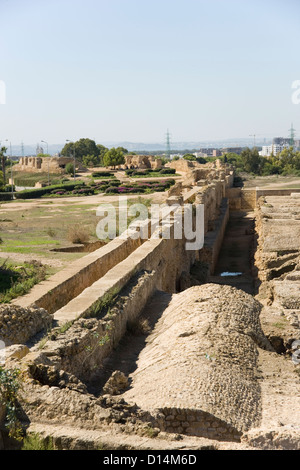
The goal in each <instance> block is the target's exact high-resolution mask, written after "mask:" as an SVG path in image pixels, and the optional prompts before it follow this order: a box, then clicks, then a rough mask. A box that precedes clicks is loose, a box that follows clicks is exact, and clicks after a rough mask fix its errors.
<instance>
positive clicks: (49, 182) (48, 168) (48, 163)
mask: <svg viewBox="0 0 300 470" xmlns="http://www.w3.org/2000/svg"><path fill="white" fill-rule="evenodd" d="M41 142H43V143H44V144H46V145H47V162H48V186H50V171H49V153H48V142H46V141H45V140H41Z"/></svg>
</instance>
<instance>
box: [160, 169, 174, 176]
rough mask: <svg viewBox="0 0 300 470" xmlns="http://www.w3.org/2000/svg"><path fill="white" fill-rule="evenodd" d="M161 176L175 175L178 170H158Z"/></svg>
mask: <svg viewBox="0 0 300 470" xmlns="http://www.w3.org/2000/svg"><path fill="white" fill-rule="evenodd" d="M158 171H159V173H160V174H161V175H175V173H176V170H175V168H162V169H161V170H158Z"/></svg>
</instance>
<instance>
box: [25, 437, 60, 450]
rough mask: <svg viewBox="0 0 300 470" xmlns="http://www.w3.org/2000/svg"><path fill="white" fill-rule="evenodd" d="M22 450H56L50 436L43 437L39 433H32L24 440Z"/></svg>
mask: <svg viewBox="0 0 300 470" xmlns="http://www.w3.org/2000/svg"><path fill="white" fill-rule="evenodd" d="M21 450H55V448H54V445H53V441H52V439H51V438H50V437H46V438H44V437H42V436H40V434H38V433H30V434H28V435H27V436H26V437H25V439H24V440H23V444H22V448H21Z"/></svg>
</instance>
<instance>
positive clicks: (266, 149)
mask: <svg viewBox="0 0 300 470" xmlns="http://www.w3.org/2000/svg"><path fill="white" fill-rule="evenodd" d="M285 148H289V144H284V145H279V144H272V145H263V148H262V150H261V151H260V152H259V155H260V156H261V157H270V156H271V155H272V154H273V155H274V156H276V155H278V154H279V153H281V152H282V151H283V150H284V149H285Z"/></svg>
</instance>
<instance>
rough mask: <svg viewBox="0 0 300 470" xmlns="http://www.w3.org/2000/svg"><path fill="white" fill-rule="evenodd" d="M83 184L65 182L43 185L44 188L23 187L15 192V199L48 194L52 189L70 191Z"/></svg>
mask: <svg viewBox="0 0 300 470" xmlns="http://www.w3.org/2000/svg"><path fill="white" fill-rule="evenodd" d="M83 186H85V183H83V182H77V183H76V182H75V183H67V184H57V185H53V186H45V187H44V188H35V189H24V190H23V191H19V192H17V193H16V198H17V199H36V198H39V197H42V196H44V195H45V194H50V193H52V192H53V191H54V190H66V191H72V190H73V189H75V188H76V189H79V188H81V187H83Z"/></svg>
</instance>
